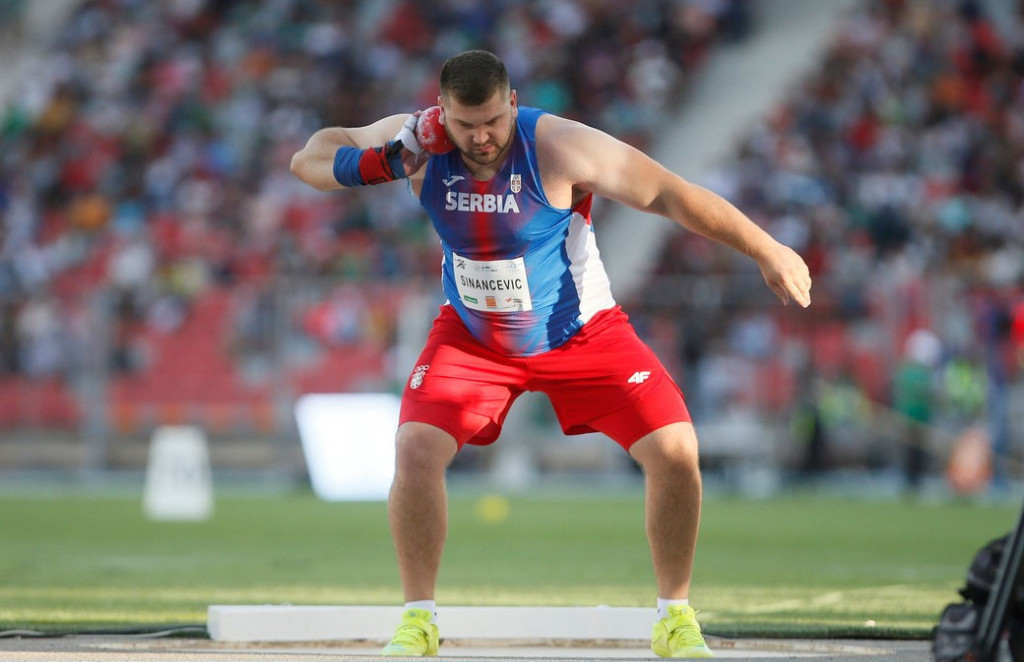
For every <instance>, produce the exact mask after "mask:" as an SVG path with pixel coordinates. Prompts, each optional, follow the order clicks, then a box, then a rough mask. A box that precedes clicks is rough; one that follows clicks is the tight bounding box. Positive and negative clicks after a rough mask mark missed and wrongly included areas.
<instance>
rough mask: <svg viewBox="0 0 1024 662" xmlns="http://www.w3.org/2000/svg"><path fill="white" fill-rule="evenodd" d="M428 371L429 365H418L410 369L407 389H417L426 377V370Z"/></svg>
mask: <svg viewBox="0 0 1024 662" xmlns="http://www.w3.org/2000/svg"><path fill="white" fill-rule="evenodd" d="M429 369H430V364H429V363H424V364H423V365H418V366H416V367H415V368H413V369H412V379H410V380H409V388H419V387H420V385H421V384H423V377H424V376H426V374H427V370H429Z"/></svg>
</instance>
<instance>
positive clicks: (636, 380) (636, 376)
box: [626, 370, 651, 384]
mask: <svg viewBox="0 0 1024 662" xmlns="http://www.w3.org/2000/svg"><path fill="white" fill-rule="evenodd" d="M650 376H651V371H650V370H637V371H636V372H634V373H633V374H632V375H630V377H629V379H627V380H626V381H627V382H628V383H630V384H643V383H644V382H646V381H647V378H648V377H650Z"/></svg>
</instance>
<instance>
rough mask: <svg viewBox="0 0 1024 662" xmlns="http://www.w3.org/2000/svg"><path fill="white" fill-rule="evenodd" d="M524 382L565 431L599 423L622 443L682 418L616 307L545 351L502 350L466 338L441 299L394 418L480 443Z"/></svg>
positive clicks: (679, 399) (662, 373) (495, 430)
mask: <svg viewBox="0 0 1024 662" xmlns="http://www.w3.org/2000/svg"><path fill="white" fill-rule="evenodd" d="M524 391H540V392H542V393H545V394H547V396H548V398H550V400H551V404H552V405H553V406H554V410H555V415H556V416H557V417H558V422H559V424H560V425H561V426H562V430H563V431H564V432H565V433H566V434H582V433H584V432H602V433H604V434H606V435H608V436H609V437H611V438H612V439H614V440H615V441H616V442H618V443H619V445H621V446H622V447H623V448H625V449H627V450H628V449H629V447H630V446H631V445H632V444H633V442H635V441H636V440H637V439H639V438H641V437H643V436H644V435H646V434H648V433H650V432H653V431H654V430H657V429H658V428H660V427H663V426H665V425H668V424H669V423H678V422H683V421H685V422H688V421H690V414H689V412H688V411H687V409H686V404H685V402H684V401H683V394H682V393H681V392H680V390H679V387H678V386H677V385H676V383H675V382H674V381H673V380H672V378H671V376H669V374H668V371H666V370H665V367H664V366H663V365H662V364H661V361H659V360H658V358H657V356H655V354H654V352H653V351H651V349H650V348H649V347H648V346H647V345H645V344H644V343H643V341H641V340H640V338H639V337H637V335H636V332H635V331H634V329H633V327H632V325H630V323H629V319H628V318H627V317H626V314H625V313H624V312H623V311H622V309H621V308H619V307H618V306H616V307H615V308H611V309H609V310H605V311H602V312H600V313H598V314H597V315H595V316H594V317H593V319H591V320H590V321H589V322H587V323H586V324H585V325H584V326H583V328H582V329H581V330H580V331H579V332H578V333H577V334H576V335H575V336H573V337H572V339H570V340H569V341H568V342H566V343H565V344H563V345H561V346H560V347H557V348H555V349H553V350H551V351H549V352H545V353H543V354H538V355H536V356H506V355H503V354H500V353H498V352H494V351H493V350H491V349H489V348H487V347H485V346H483V345H482V344H480V342H479V341H477V340H476V339H475V338H473V337H472V336H471V335H470V333H469V331H468V330H467V329H466V327H465V325H464V324H463V323H462V321H461V320H460V319H459V317H458V314H457V313H456V312H455V311H454V310H453V309H452V307H451V306H447V305H445V306H441V314H440V315H438V317H437V319H436V320H434V326H433V328H432V329H431V330H430V335H429V336H428V337H427V343H426V346H425V347H424V348H423V352H422V353H421V354H420V357H419V359H418V360H417V361H416V366H415V367H414V368H413V371H412V374H411V375H410V376H409V380H408V381H407V382H406V385H405V392H404V393H403V394H402V410H401V415H400V418H399V420H400V422H401V423H405V422H406V421H418V422H421V423H429V424H430V425H433V426H436V427H439V428H441V429H442V430H445V431H446V432H448V433H449V434H451V435H452V436H453V437H455V440H456V441H457V442H458V443H459V448H461V447H462V446H463V445H464V444H467V443H470V444H489V443H491V442H493V441H494V440H495V439H497V438H498V434H499V433H500V432H501V426H502V424H503V423H504V421H505V415H506V414H508V410H509V407H511V406H512V403H513V402H514V401H515V399H516V398H517V397H519V395H521V394H522V393H523V392H524Z"/></svg>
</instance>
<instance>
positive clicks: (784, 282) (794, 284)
mask: <svg viewBox="0 0 1024 662" xmlns="http://www.w3.org/2000/svg"><path fill="white" fill-rule="evenodd" d="M758 266H760V267H761V275H762V276H764V282H765V283H767V284H768V287H770V288H771V290H772V292H775V296H777V297H779V299H781V300H782V303H784V304H789V301H790V299H792V300H793V301H796V302H797V303H798V304H800V305H801V306H802V307H804V308H806V307H807V306H809V305H811V272H810V271H809V270H808V269H807V264H806V263H805V262H804V260H803V258H801V257H800V256H799V255H798V254H797V252H796V251H794V250H793V249H792V248H790V247H789V246H786V245H785V244H780V243H777V242H776V244H775V246H773V247H772V248H771V249H770V250H769V251H768V252H767V253H765V254H764V255H763V256H761V258H760V259H759V260H758Z"/></svg>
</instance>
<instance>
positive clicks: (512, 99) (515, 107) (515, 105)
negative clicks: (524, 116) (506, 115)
mask: <svg viewBox="0 0 1024 662" xmlns="http://www.w3.org/2000/svg"><path fill="white" fill-rule="evenodd" d="M508 102H509V104H511V105H512V119H515V118H517V117H519V102H518V101H517V100H516V91H515V90H512V91H510V92H509V94H508Z"/></svg>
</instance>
